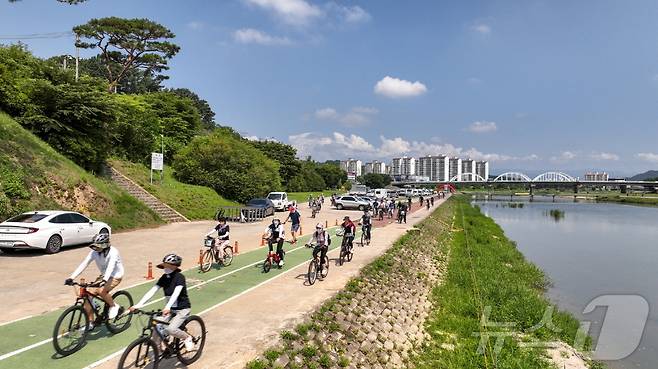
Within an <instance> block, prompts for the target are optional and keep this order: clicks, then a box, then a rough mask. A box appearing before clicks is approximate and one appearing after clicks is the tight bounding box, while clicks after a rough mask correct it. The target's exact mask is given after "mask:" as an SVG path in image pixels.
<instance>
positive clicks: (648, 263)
mask: <svg viewBox="0 0 658 369" xmlns="http://www.w3.org/2000/svg"><path fill="white" fill-rule="evenodd" d="M474 203H475V204H477V205H478V206H480V208H481V209H482V212H483V213H484V214H486V215H488V216H490V217H492V218H493V219H494V220H495V221H496V223H498V224H499V225H500V226H501V227H502V228H503V230H504V231H505V234H506V235H507V236H508V237H509V238H510V239H512V240H514V241H516V242H517V245H518V249H519V250H520V251H521V252H522V253H523V254H524V255H525V256H526V258H527V259H529V260H530V261H532V262H533V263H534V264H535V265H537V266H539V267H540V268H541V269H542V270H544V272H545V273H546V275H547V276H548V277H549V279H550V280H551V282H552V286H551V287H550V289H549V290H548V297H549V298H550V299H551V300H552V301H553V302H554V303H556V304H557V305H558V306H559V307H560V308H561V309H564V310H568V311H570V312H571V313H573V314H574V316H576V317H577V318H578V319H580V320H581V321H590V322H592V323H591V327H590V334H592V335H593V337H594V339H595V340H596V339H597V338H598V334H599V332H600V331H601V327H603V326H604V322H605V319H603V318H604V317H605V316H606V312H608V313H609V312H610V311H611V310H610V309H612V307H608V308H597V309H595V310H594V311H593V312H590V313H588V314H583V311H584V309H585V307H586V306H587V305H588V304H589V303H590V302H591V301H592V300H594V299H595V298H597V297H599V296H602V295H639V296H642V297H643V298H644V299H646V301H647V302H648V304H649V316H648V320H647V323H646V325H645V326H644V327H645V328H644V332H643V333H642V334H641V337H642V338H641V341H640V344H639V345H638V347H637V349H635V350H634V351H633V352H632V354H630V356H627V357H625V358H623V359H619V360H609V361H605V363H606V364H607V365H608V366H609V367H610V368H615V369H631V368H642V369H644V368H647V369H649V368H651V369H655V368H658V207H641V206H632V205H621V204H603V203H599V204H597V203H588V202H583V203H574V202H572V201H563V202H559V201H558V202H556V203H554V202H552V199H551V198H544V199H542V198H538V197H535V201H533V202H528V201H527V200H518V199H515V200H514V201H513V202H511V201H510V198H509V197H506V198H499V199H496V198H494V199H491V200H483V199H476V200H475V201H474ZM626 301H627V300H626ZM636 301H637V300H636ZM640 310H642V309H640ZM630 314H631V315H630V316H628V315H627V316H626V317H625V319H627V321H628V322H631V321H634V320H637V319H640V320H643V319H642V313H630ZM610 316H612V315H611V314H608V317H610ZM611 320H612V319H611ZM629 325H631V324H627V323H624V324H622V325H621V326H617V327H616V328H615V329H618V330H619V332H615V331H614V329H613V330H612V331H610V330H609V331H607V332H606V334H607V335H608V337H610V335H609V334H610V332H613V333H614V334H613V337H614V339H613V340H617V341H619V342H616V344H619V345H620V346H623V345H625V344H628V341H629V339H628V335H629V332H622V330H623V329H625V327H627V326H629ZM639 332H641V329H640V330H639V331H638V332H637V334H636V336H637V337H640V333H639ZM630 335H631V336H632V335H633V333H632V332H631V333H630ZM601 337H603V335H601ZM601 340H602V341H603V338H601Z"/></svg>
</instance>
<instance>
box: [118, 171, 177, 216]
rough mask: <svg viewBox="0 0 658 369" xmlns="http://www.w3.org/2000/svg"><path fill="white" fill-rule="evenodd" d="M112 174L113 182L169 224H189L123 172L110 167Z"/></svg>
mask: <svg viewBox="0 0 658 369" xmlns="http://www.w3.org/2000/svg"><path fill="white" fill-rule="evenodd" d="M110 172H111V176H112V180H113V181H114V182H115V183H116V184H117V185H118V186H119V187H121V188H123V189H124V190H125V191H126V192H128V193H129V194H130V195H132V196H133V197H135V198H136V199H137V200H139V201H141V202H143V203H144V204H146V206H148V207H149V208H151V210H153V211H154V212H155V213H156V214H158V215H159V216H160V218H162V219H164V220H165V221H166V222H167V223H175V222H189V221H190V220H189V219H187V218H185V216H183V215H182V214H181V213H179V212H177V211H176V210H174V209H172V208H170V207H169V206H167V204H165V203H163V202H162V201H160V200H158V199H157V198H156V197H155V196H153V195H151V194H150V193H148V191H146V190H145V189H143V188H142V187H140V186H139V185H138V184H137V183H135V182H133V180H131V179H130V178H128V177H126V176H125V175H123V174H122V173H121V172H119V171H118V170H116V169H115V168H113V167H110Z"/></svg>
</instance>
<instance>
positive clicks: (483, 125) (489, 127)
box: [468, 121, 498, 133]
mask: <svg viewBox="0 0 658 369" xmlns="http://www.w3.org/2000/svg"><path fill="white" fill-rule="evenodd" d="M468 130H469V131H470V132H473V133H489V132H495V131H496V130H498V126H496V122H487V121H477V122H473V123H471V125H469V126H468Z"/></svg>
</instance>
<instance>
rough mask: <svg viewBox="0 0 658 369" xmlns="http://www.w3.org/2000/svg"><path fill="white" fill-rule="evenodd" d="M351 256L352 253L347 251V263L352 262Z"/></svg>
mask: <svg viewBox="0 0 658 369" xmlns="http://www.w3.org/2000/svg"><path fill="white" fill-rule="evenodd" d="M352 256H354V253H353V252H352V250H350V251H348V252H347V261H348V262H349V261H352Z"/></svg>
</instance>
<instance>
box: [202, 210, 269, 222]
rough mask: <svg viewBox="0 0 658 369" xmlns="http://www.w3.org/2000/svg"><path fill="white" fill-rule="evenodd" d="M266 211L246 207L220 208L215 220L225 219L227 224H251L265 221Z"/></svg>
mask: <svg viewBox="0 0 658 369" xmlns="http://www.w3.org/2000/svg"><path fill="white" fill-rule="evenodd" d="M266 213H267V212H266V209H260V208H252V207H247V206H222V207H220V208H219V209H217V212H216V213H215V219H219V217H224V218H226V221H228V222H240V223H252V222H260V221H261V220H263V219H265V217H266V216H267V215H266Z"/></svg>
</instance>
